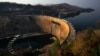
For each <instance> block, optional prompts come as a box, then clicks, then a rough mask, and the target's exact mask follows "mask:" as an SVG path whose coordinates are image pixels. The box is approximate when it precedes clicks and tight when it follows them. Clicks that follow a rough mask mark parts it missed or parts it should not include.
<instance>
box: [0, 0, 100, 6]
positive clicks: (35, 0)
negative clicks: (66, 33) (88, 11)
mask: <svg viewBox="0 0 100 56" xmlns="http://www.w3.org/2000/svg"><path fill="white" fill-rule="evenodd" d="M0 2H14V3H19V4H31V5H35V4H42V5H46V4H59V3H68V4H71V5H76V6H80V7H89V8H91V7H93V6H94V7H95V6H97V7H99V3H100V0H91V1H90V0H0Z"/></svg>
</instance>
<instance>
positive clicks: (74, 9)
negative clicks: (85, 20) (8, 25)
mask: <svg viewBox="0 0 100 56" xmlns="http://www.w3.org/2000/svg"><path fill="white" fill-rule="evenodd" d="M92 11H94V9H91V8H81V7H78V6H73V5H69V4H67V3H62V4H52V5H30V4H28V5H25V4H16V3H9V2H0V15H23V14H24V15H32V14H35V15H41V14H42V15H48V16H54V17H58V15H59V14H60V15H61V18H66V17H72V16H76V15H79V14H80V13H82V12H92Z"/></svg>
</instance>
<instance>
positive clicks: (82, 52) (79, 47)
mask: <svg viewBox="0 0 100 56" xmlns="http://www.w3.org/2000/svg"><path fill="white" fill-rule="evenodd" d="M43 50H44V51H43ZM43 50H42V51H41V52H40V51H37V50H36V51H34V50H32V49H30V48H29V49H24V50H20V51H22V52H23V53H22V52H21V53H20V51H19V50H18V51H17V52H19V53H20V55H19V54H18V55H17V56H29V55H32V56H34V55H35V56H38V55H39V54H40V55H41V54H42V56H100V29H92V28H88V29H85V30H83V31H79V32H77V34H76V36H75V37H74V38H73V39H70V40H68V41H67V42H66V43H65V44H63V45H62V47H60V46H59V45H58V44H57V42H55V43H53V44H52V45H50V46H49V47H46V48H44V49H43ZM4 53H5V52H4ZM4 53H2V52H0V56H1V55H3V56H6V55H7V56H12V55H10V54H9V53H6V54H4Z"/></svg>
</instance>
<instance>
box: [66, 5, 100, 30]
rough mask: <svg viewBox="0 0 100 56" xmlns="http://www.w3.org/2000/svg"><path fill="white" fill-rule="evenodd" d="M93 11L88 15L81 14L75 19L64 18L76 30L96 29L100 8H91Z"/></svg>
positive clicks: (99, 18)
mask: <svg viewBox="0 0 100 56" xmlns="http://www.w3.org/2000/svg"><path fill="white" fill-rule="evenodd" d="M92 8H93V9H95V11H93V12H90V13H81V14H80V15H78V16H75V17H69V18H66V20H68V21H69V22H70V23H72V24H73V26H74V27H75V29H76V30H82V29H85V28H87V27H93V28H95V27H96V23H97V22H98V21H99V22H100V8H99V7H94V6H93V7H92Z"/></svg>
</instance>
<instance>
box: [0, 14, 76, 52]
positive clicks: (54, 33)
mask: <svg viewBox="0 0 100 56" xmlns="http://www.w3.org/2000/svg"><path fill="white" fill-rule="evenodd" d="M0 18H1V19H0V20H4V19H5V20H6V21H4V22H3V23H4V24H2V25H3V26H2V28H3V27H7V29H6V30H8V31H7V32H8V33H9V32H10V33H11V34H13V35H15V36H14V38H13V39H12V40H11V41H10V42H9V43H8V51H9V52H10V53H11V54H14V50H13V48H12V45H13V43H14V42H15V41H16V40H17V39H18V38H23V37H24V33H29V32H31V33H32V34H33V37H34V36H35V35H46V34H48V35H50V36H51V38H52V39H53V40H58V41H59V44H60V45H61V44H63V43H64V41H66V40H67V38H68V37H73V36H74V33H75V30H74V28H73V26H72V24H70V23H69V22H68V21H66V20H64V19H60V18H56V17H51V16H44V15H15V16H5V17H4V16H0ZM5 35H10V34H5ZM22 35H23V36H22Z"/></svg>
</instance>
